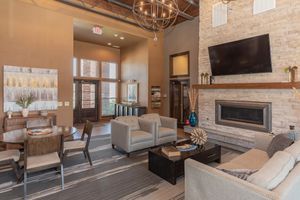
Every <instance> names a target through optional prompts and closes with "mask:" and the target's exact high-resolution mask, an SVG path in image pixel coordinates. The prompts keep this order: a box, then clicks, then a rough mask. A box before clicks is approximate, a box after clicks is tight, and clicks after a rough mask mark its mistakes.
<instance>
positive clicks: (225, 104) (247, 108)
mask: <svg viewBox="0 0 300 200" xmlns="http://www.w3.org/2000/svg"><path fill="white" fill-rule="evenodd" d="M215 104H216V105H215V106H216V113H215V114H216V124H219V125H225V126H231V127H236V128H243V129H249V130H255V131H262V132H271V131H272V103H270V102H254V101H224V100H216V102H215Z"/></svg>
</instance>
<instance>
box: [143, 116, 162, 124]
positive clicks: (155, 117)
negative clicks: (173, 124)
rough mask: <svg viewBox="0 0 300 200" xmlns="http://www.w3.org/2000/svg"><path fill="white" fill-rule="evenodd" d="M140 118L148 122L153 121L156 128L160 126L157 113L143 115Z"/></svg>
mask: <svg viewBox="0 0 300 200" xmlns="http://www.w3.org/2000/svg"><path fill="white" fill-rule="evenodd" d="M141 117H142V118H144V119H147V120H150V121H154V122H155V123H156V124H157V126H161V120H160V116H159V114H157V113H149V114H144V115H142V116H141Z"/></svg>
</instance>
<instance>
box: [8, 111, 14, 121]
mask: <svg viewBox="0 0 300 200" xmlns="http://www.w3.org/2000/svg"><path fill="white" fill-rule="evenodd" d="M12 114H13V112H12V111H11V110H8V111H7V116H8V119H10V118H11V116H12Z"/></svg>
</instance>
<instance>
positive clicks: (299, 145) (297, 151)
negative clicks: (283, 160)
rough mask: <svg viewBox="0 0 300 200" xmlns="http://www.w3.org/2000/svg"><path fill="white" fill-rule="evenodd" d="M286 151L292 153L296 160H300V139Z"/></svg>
mask: <svg viewBox="0 0 300 200" xmlns="http://www.w3.org/2000/svg"><path fill="white" fill-rule="evenodd" d="M284 151H285V152H288V153H290V154H292V156H293V157H294V158H295V160H296V162H299V161H300V140H299V141H297V142H295V143H294V144H292V145H291V146H289V147H288V148H286V149H285V150H284Z"/></svg>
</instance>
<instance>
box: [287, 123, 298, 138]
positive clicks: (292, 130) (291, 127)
mask: <svg viewBox="0 0 300 200" xmlns="http://www.w3.org/2000/svg"><path fill="white" fill-rule="evenodd" d="M288 137H289V138H290V139H292V140H294V141H295V140H296V132H295V126H293V125H290V130H289V133H288Z"/></svg>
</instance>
